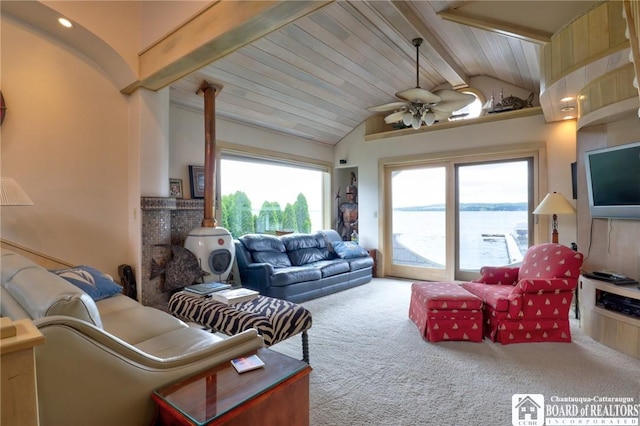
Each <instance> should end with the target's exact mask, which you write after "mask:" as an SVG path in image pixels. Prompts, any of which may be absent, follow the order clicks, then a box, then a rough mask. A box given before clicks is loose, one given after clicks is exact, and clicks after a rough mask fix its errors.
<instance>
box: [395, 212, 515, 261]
mask: <svg viewBox="0 0 640 426" xmlns="http://www.w3.org/2000/svg"><path fill="white" fill-rule="evenodd" d="M526 223H527V212H526V211H498V212H496V211H463V212H460V229H461V231H460V234H461V235H460V237H461V238H460V266H461V269H466V270H478V269H480V267H481V266H485V265H496V266H497V265H506V264H509V263H513V262H517V261H519V260H520V259H521V254H524V252H525V251H526V249H527V228H526ZM523 224H524V225H523ZM445 231H446V227H445V212H444V211H398V210H395V211H394V212H393V233H394V235H395V237H396V244H399V245H400V246H402V247H405V248H406V249H408V250H409V251H411V252H413V253H415V254H416V255H419V256H421V257H423V258H425V259H427V260H428V261H429V262H432V263H436V264H440V265H444V264H445V262H446V252H445V241H446V240H445ZM508 245H509V246H508ZM520 253H521V254H520ZM401 257H402V255H401V254H400V253H399V252H398V251H397V250H396V249H394V263H401V262H396V261H395V260H396V259H399V258H401Z"/></svg>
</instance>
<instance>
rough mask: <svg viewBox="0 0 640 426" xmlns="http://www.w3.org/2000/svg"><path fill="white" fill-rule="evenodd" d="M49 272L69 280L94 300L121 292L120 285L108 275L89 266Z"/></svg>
mask: <svg viewBox="0 0 640 426" xmlns="http://www.w3.org/2000/svg"><path fill="white" fill-rule="evenodd" d="M51 272H53V273H54V274H56V275H59V276H60V277H62V278H64V279H65V280H67V281H69V282H70V283H71V284H73V285H75V286H76V287H78V288H79V289H80V290H82V291H84V292H85V293H87V294H88V295H89V296H91V298H92V299H93V300H95V301H96V302H97V301H98V300H102V299H106V298H107V297H111V296H114V295H116V294H118V293H122V286H120V285H119V284H117V283H115V282H114V281H113V280H112V279H111V278H110V277H109V276H108V275H106V274H103V273H102V272H100V271H98V270H97V269H94V268H92V267H90V266H85V265H81V266H76V267H75V268H70V269H59V270H55V271H51Z"/></svg>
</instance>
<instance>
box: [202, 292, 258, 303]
mask: <svg viewBox="0 0 640 426" xmlns="http://www.w3.org/2000/svg"><path fill="white" fill-rule="evenodd" d="M259 294H260V293H258V292H257V291H255V290H250V289H248V288H232V289H228V290H220V291H216V292H214V293H211V294H210V295H209V296H210V297H211V299H213V300H215V301H218V302H221V303H225V304H227V305H232V304H234V303H241V302H248V301H249V300H253V299H255V298H256V297H258V295H259Z"/></svg>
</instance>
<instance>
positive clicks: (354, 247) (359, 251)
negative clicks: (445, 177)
mask: <svg viewBox="0 0 640 426" xmlns="http://www.w3.org/2000/svg"><path fill="white" fill-rule="evenodd" d="M331 248H332V250H333V251H334V252H335V253H336V254H337V255H338V257H340V258H341V259H353V258H356V257H364V256H367V255H368V254H369V253H367V251H366V250H365V249H363V248H362V247H360V246H359V245H358V244H356V243H354V242H352V241H334V242H332V243H331Z"/></svg>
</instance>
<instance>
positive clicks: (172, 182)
mask: <svg viewBox="0 0 640 426" xmlns="http://www.w3.org/2000/svg"><path fill="white" fill-rule="evenodd" d="M169 197H174V198H182V197H183V195H182V179H169Z"/></svg>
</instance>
